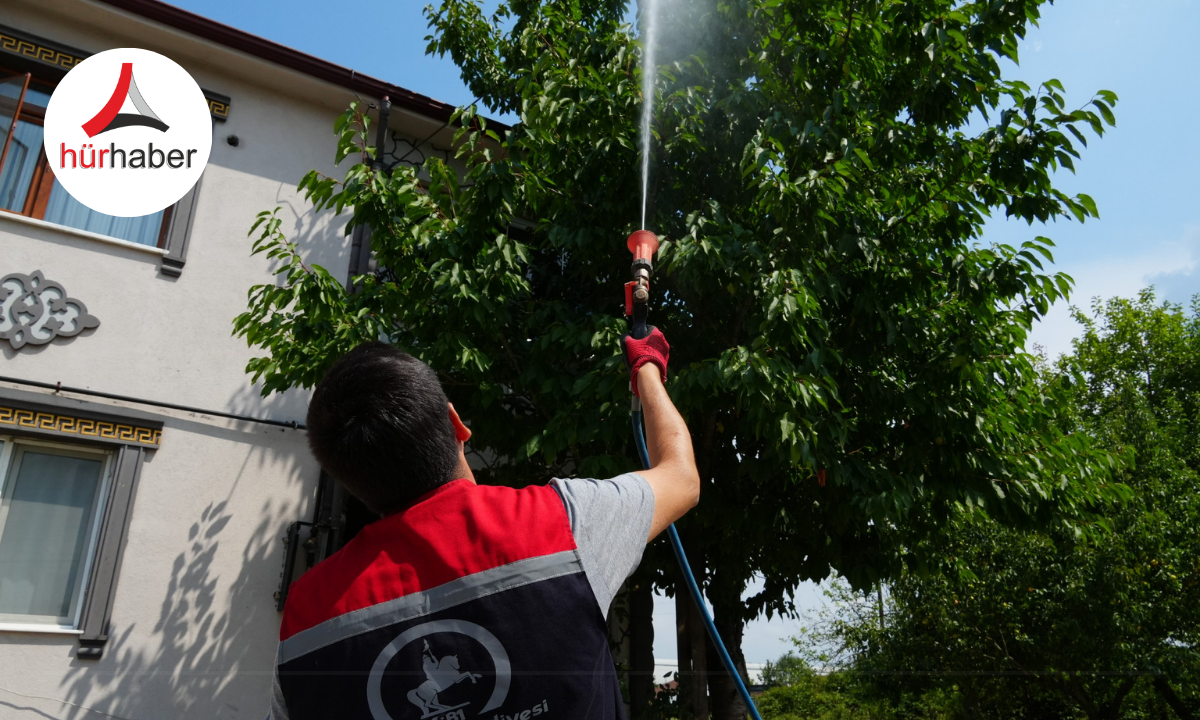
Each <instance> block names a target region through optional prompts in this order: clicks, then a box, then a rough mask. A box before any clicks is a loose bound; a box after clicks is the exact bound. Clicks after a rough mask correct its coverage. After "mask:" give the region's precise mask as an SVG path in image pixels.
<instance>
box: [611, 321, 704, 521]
mask: <svg viewBox="0 0 1200 720" xmlns="http://www.w3.org/2000/svg"><path fill="white" fill-rule="evenodd" d="M655 338H657V339H655ZM623 344H624V346H625V358H626V360H627V361H628V362H629V364H630V366H631V367H632V368H634V369H633V373H634V375H633V387H634V391H635V392H637V388H638V387H639V385H640V386H641V392H640V395H639V396H640V397H641V400H642V413H643V418H644V420H645V423H646V450H647V452H648V454H649V455H650V469H649V470H644V471H642V472H641V476H642V477H644V478H645V479H646V482H647V483H649V485H650V489H651V490H653V491H654V519H653V520H652V521H651V523H650V537H649V538H647V541H649V540H653V539H654V537H655V536H656V535H658V534H659V533H660V532H662V531H663V530H666V529H667V526H668V525H670V524H671V523H673V522H675V521H676V520H678V519H679V518H681V517H683V515H684V513H686V512H687V511H688V510H691V509H692V508H693V507H695V506H696V503H697V502H699V500H700V474H699V473H698V472H697V471H696V458H695V456H694V455H693V453H692V436H691V433H690V432H688V427H687V424H686V423H685V422H684V421H683V418H682V417H680V415H679V411H678V410H676V409H675V406H674V405H673V404H672V403H671V397H670V396H669V395H667V390H666V388H664V387H663V380H664V379H665V378H666V376H667V354H668V352H669V351H670V346H669V345H667V339H666V338H665V337H663V334H662V333H661V332H659V331H658V330H657V329H655V330H653V331H652V332H651V333H650V335H649V336H648V337H647V338H646V339H645V340H634V339H633V338H629V337H628V336H626V338H623Z"/></svg>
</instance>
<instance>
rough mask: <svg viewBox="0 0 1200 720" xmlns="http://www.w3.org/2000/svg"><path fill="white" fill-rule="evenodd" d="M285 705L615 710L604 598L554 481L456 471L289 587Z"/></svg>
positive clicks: (348, 718)
mask: <svg viewBox="0 0 1200 720" xmlns="http://www.w3.org/2000/svg"><path fill="white" fill-rule="evenodd" d="M278 663H279V666H278V673H279V677H278V679H279V687H280V689H281V691H282V695H283V699H284V701H285V703H286V705H287V710H288V715H289V717H290V720H308V719H309V718H313V719H316V718H320V720H332V719H336V720H343V719H344V720H360V719H361V720H368V719H370V720H418V719H420V720H467V718H482V719H484V720H532V719H533V718H537V719H538V720H551V719H553V718H561V719H562V720H592V719H594V720H617V719H618V718H624V709H623V706H622V701H621V694H620V687H619V684H618V681H617V676H616V672H615V669H614V667H613V659H612V655H611V654H610V652H609V647H608V633H607V630H606V626H605V622H604V617H603V614H602V613H601V611H600V606H599V604H598V603H597V602H596V597H595V595H594V594H593V592H592V589H591V586H590V585H589V584H588V581H587V578H586V577H585V575H584V572H583V566H582V565H581V564H580V560H579V554H578V552H577V551H576V547H575V539H574V537H573V536H572V534H571V527H570V523H569V521H568V519H567V513H566V510H565V508H564V507H563V503H562V500H561V498H560V497H559V495H558V493H557V492H556V491H555V490H554V489H553V488H551V487H548V486H532V487H527V488H524V489H521V490H515V489H513V488H505V487H487V486H477V485H475V484H473V483H471V482H469V481H467V480H455V481H453V482H451V483H448V484H446V485H443V486H442V487H440V488H438V489H437V490H435V491H434V492H432V493H431V494H429V495H426V496H425V497H423V498H421V499H420V500H419V501H418V502H417V503H416V504H414V505H412V506H411V507H408V508H406V509H405V510H402V511H400V512H398V513H395V514H393V515H389V516H387V517H385V518H383V519H382V520H379V521H378V522H375V523H373V524H371V525H368V526H367V527H366V528H364V529H363V530H362V531H361V532H360V533H359V534H358V535H357V536H355V537H354V539H353V540H351V541H350V542H349V543H347V544H346V546H345V547H344V548H343V549H342V550H341V551H339V552H338V553H337V554H335V555H333V556H331V557H330V558H328V559H327V560H325V561H324V562H322V563H320V564H319V565H317V566H316V567H314V568H313V569H312V570H309V571H308V572H307V573H305V574H304V575H303V576H302V577H301V578H300V579H299V580H297V581H296V582H295V583H294V584H293V585H292V587H291V591H290V592H289V594H288V599H287V606H286V608H285V609H284V612H283V626H282V628H281V629H280V645H279V658H278Z"/></svg>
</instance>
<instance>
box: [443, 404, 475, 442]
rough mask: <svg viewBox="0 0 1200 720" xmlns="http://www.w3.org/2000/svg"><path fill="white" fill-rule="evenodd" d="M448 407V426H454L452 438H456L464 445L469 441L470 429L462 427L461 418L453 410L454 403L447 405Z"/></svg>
mask: <svg viewBox="0 0 1200 720" xmlns="http://www.w3.org/2000/svg"><path fill="white" fill-rule="evenodd" d="M447 404H448V405H449V406H450V424H451V425H453V426H454V437H456V438H458V441H459V442H460V443H465V442H466V441H468V440H470V439H471V428H469V427H467V426H466V425H463V421H462V418H460V417H459V416H458V411H456V410H455V409H454V403H447Z"/></svg>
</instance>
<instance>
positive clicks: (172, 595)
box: [60, 426, 316, 720]
mask: <svg viewBox="0 0 1200 720" xmlns="http://www.w3.org/2000/svg"><path fill="white" fill-rule="evenodd" d="M201 427H205V428H206V433H205V434H209V435H213V436H216V437H218V438H220V439H222V440H228V439H232V437H233V436H236V435H240V436H241V437H240V442H242V443H246V444H249V445H251V447H249V448H247V450H248V452H247V455H246V459H245V461H244V462H243V463H242V466H241V470H240V471H239V472H238V474H237V477H236V478H235V479H234V480H233V481H232V483H231V484H230V489H229V492H228V495H227V497H226V498H225V499H223V500H220V501H213V502H210V503H208V504H207V505H206V506H205V507H204V508H203V509H200V510H199V513H198V516H195V517H194V519H193V520H192V522H191V523H190V525H188V524H187V523H185V522H184V521H183V520H181V521H180V523H179V525H178V528H179V530H178V533H179V534H178V535H172V536H171V537H170V538H165V537H164V538H159V537H154V538H143V539H142V542H143V543H144V542H146V541H147V540H149V542H162V543H170V544H171V545H172V546H178V547H181V548H183V549H182V550H181V551H180V552H179V553H178V554H177V555H176V556H175V558H174V561H173V563H172V565H171V570H170V576H169V577H163V578H162V582H163V584H165V589H163V586H162V585H155V586H150V585H149V584H148V583H145V582H144V581H143V586H142V587H136V586H131V585H130V584H129V583H128V582H126V581H132V580H135V579H136V578H131V577H130V573H129V572H128V570H129V568H130V567H131V564H134V565H135V564H136V563H137V557H136V556H134V555H133V553H132V552H129V551H127V552H126V555H125V559H124V562H123V566H122V576H123V577H122V583H123V584H122V585H121V586H120V587H119V589H118V602H120V599H121V596H122V595H123V596H125V597H126V598H128V597H131V596H132V595H134V594H141V595H143V596H145V595H151V596H152V597H157V596H160V593H161V597H162V602H161V605H160V606H159V607H158V612H157V617H154V616H153V615H152V614H151V613H149V612H145V613H144V614H143V615H142V616H141V617H138V618H136V620H135V621H134V622H132V623H129V621H128V618H129V614H128V613H127V614H126V616H125V617H126V622H127V623H128V624H126V625H124V626H120V625H118V621H119V618H120V608H118V610H117V614H116V615H115V616H114V627H113V628H112V630H111V632H112V636H111V637H110V640H109V642H108V645H107V646H106V648H105V651H104V656H103V657H102V658H101V659H100V660H99V661H86V660H78V659H73V660H72V661H71V667H70V670H69V672H68V674H67V676H66V678H65V679H64V681H63V685H64V686H65V688H66V690H67V692H66V696H65V698H64V699H65V700H67V701H68V702H70V703H74V704H76V705H80V706H84V707H83V708H81V707H71V706H62V711H61V712H62V713H63V714H62V715H61V716H60V717H64V718H72V719H74V718H79V720H86V719H87V718H94V717H101V716H100V715H97V714H96V713H95V712H93V711H99V712H102V713H106V714H108V715H110V716H112V717H115V718H119V719H124V720H159V719H161V718H172V719H173V720H174V719H175V718H195V719H196V720H201V719H203V720H212V719H214V718H223V719H234V718H252V719H253V720H258V719H259V718H262V717H263V716H265V715H266V713H267V708H268V706H269V699H270V696H269V693H270V687H271V674H272V672H273V668H274V660H275V651H276V638H277V637H278V628H279V614H278V613H277V612H276V610H275V606H274V600H273V597H272V594H273V593H274V591H275V589H276V587H277V585H278V582H279V574H280V570H281V568H282V564H283V551H284V546H283V543H282V542H281V537H282V535H283V534H284V528H285V526H286V524H287V523H288V522H289V521H291V520H294V519H296V518H298V517H300V516H301V514H303V513H304V512H306V508H305V507H304V505H305V504H306V503H307V501H308V498H309V497H310V496H311V494H312V484H311V483H315V481H316V474H315V473H313V477H312V478H309V477H307V476H305V477H302V478H300V479H301V481H302V482H303V484H304V485H305V489H304V490H302V491H301V493H302V494H301V497H302V498H304V500H303V501H302V502H301V503H300V505H299V506H298V505H297V504H296V503H295V502H292V501H290V500H289V498H267V499H266V500H264V501H262V502H261V503H260V504H258V506H257V507H256V508H254V509H250V508H248V507H246V505H245V504H239V502H238V498H237V489H238V485H239V484H240V482H241V480H242V479H243V477H244V476H245V474H246V468H247V466H250V465H251V464H252V463H255V462H257V464H258V465H259V473H262V472H264V471H265V468H263V467H262V466H263V465H265V464H268V463H269V461H270V460H271V459H272V456H274V459H276V460H278V459H279V458H280V456H281V454H284V451H283V450H281V449H280V448H271V447H269V446H268V447H262V445H261V443H255V442H254V440H253V439H252V437H247V433H238V432H237V431H235V430H230V429H228V428H214V427H212V426H201ZM276 430H277V429H274V428H272V429H271V432H275V431H276ZM285 432H288V433H293V432H295V431H293V430H286V431H285ZM159 452H160V453H161V452H163V451H159ZM286 456H287V457H289V458H291V457H293V454H292V453H290V452H287V453H286ZM162 459H163V458H159V460H162ZM280 467H281V468H283V469H282V470H281V472H286V473H289V474H292V475H293V476H295V475H297V468H296V465H295V464H294V463H284V464H282V465H280ZM259 476H260V477H261V474H260V475H259ZM253 477H255V473H251V475H250V476H249V478H253ZM143 482H144V480H143ZM193 482H196V483H202V482H204V479H203V478H194V479H193ZM293 484H294V483H288V484H287V485H286V486H285V485H284V484H283V483H279V484H274V483H273V485H276V486H277V487H280V488H283V487H288V486H291V485H293ZM141 489H145V486H144V485H143V487H142V488H141ZM139 494H140V492H139ZM288 495H289V497H295V495H294V494H293V492H291V491H289V492H288ZM251 527H253V529H252V530H251V529H250V528H251ZM185 528H186V529H185ZM184 533H186V535H185V534H184ZM230 542H236V543H244V546H243V547H242V548H241V552H240V557H237V556H236V554H235V553H234V552H231V551H230V549H229V546H228V544H229V543H230ZM223 543H224V544H225V547H222V544H223ZM132 549H133V548H130V550H132ZM235 557H236V559H235ZM147 607H149V606H147ZM151 623H152V624H151ZM84 708H88V709H84Z"/></svg>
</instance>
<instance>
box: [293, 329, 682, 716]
mask: <svg viewBox="0 0 1200 720" xmlns="http://www.w3.org/2000/svg"><path fill="white" fill-rule="evenodd" d="M623 345H624V349H625V355H626V360H627V361H628V362H629V365H630V373H631V380H632V382H633V386H634V391H635V393H637V394H639V395H640V396H641V400H642V407H643V411H644V413H645V423H646V443H647V448H648V450H649V454H650V460H651V463H652V465H653V469H651V470H647V471H644V472H640V473H629V474H627V475H622V476H620V477H616V478H612V479H610V480H585V479H554V480H552V481H551V482H550V484H549V485H535V486H530V487H526V488H523V489H520V490H515V489H512V488H507V487H492V486H479V485H476V484H475V479H474V475H473V474H472V473H471V468H470V467H469V466H468V465H467V460H466V456H465V455H464V452H463V444H464V443H465V442H466V441H467V440H468V439H470V437H471V431H470V430H468V429H467V427H466V425H464V424H463V422H462V420H461V419H460V418H459V416H458V413H457V412H455V410H454V406H452V405H450V403H449V402H448V401H447V399H446V396H445V394H444V393H443V391H442V388H441V386H440V385H439V384H438V381H437V377H436V375H435V374H434V372H433V371H432V370H431V369H430V368H429V367H428V366H426V365H424V364H423V363H421V362H420V361H418V360H416V359H414V358H412V357H411V356H409V355H407V354H405V353H403V352H401V351H399V350H397V349H395V348H393V347H391V346H389V345H385V344H383V343H368V344H365V345H362V346H360V347H358V348H356V349H355V350H353V351H351V352H350V353H348V354H347V355H346V356H345V357H343V358H341V359H340V360H338V361H337V363H335V364H334V366H333V367H332V368H330V370H329V372H328V374H326V376H325V378H324V379H323V380H322V381H321V382H320V384H319V385H318V386H317V388H316V390H315V392H314V393H313V397H312V402H311V403H310V405H309V410H308V436H309V445H310V447H311V448H312V451H313V455H315V456H316V458H317V460H318V461H319V462H320V463H321V466H322V467H323V468H324V469H325V471H326V472H328V473H329V474H330V475H332V476H333V477H334V478H335V479H336V480H337V481H338V482H340V483H341V484H342V485H344V486H345V487H346V489H347V490H348V491H349V492H350V493H352V494H353V495H354V496H355V497H357V498H358V499H359V500H361V501H362V502H363V503H365V504H366V505H367V507H369V508H371V509H372V510H374V511H375V512H377V513H379V514H380V515H381V516H382V519H381V520H379V521H377V522H375V523H372V524H371V525H368V526H367V527H366V528H364V529H363V530H362V531H361V532H360V533H359V534H358V535H357V536H355V537H354V539H352V540H351V541H350V542H349V543H347V544H346V546H345V547H344V548H343V549H342V550H341V551H339V552H338V553H337V554H335V555H333V556H332V557H330V558H329V559H327V560H325V561H324V562H322V563H321V564H319V565H317V566H316V567H315V568H313V569H312V570H310V571H309V572H308V573H306V574H305V575H304V576H303V577H301V578H300V579H299V580H297V581H296V582H295V583H294V584H293V585H292V588H291V591H290V592H289V594H288V600H287V607H286V608H285V609H284V613H283V625H282V627H281V629H280V645H279V656H278V667H277V675H276V687H275V693H274V699H273V702H272V715H273V717H275V718H276V720H284V718H290V720H306V719H307V718H322V719H327V718H338V719H341V718H346V719H349V720H356V719H359V718H363V719H367V718H371V719H373V720H386V719H392V720H404V719H407V718H423V719H424V718H428V719H432V720H466V718H468V717H471V718H475V717H482V718H487V720H530V719H531V718H533V717H538V718H539V720H550V718H562V719H563V720H590V719H595V720H610V719H615V718H621V717H623V715H624V712H623V709H622V704H621V694H620V688H619V686H618V682H617V677H616V674H615V672H614V668H613V660H612V657H611V655H610V654H609V650H608V637H607V629H606V626H605V616H606V614H607V612H608V607H609V605H610V604H611V602H612V599H613V596H614V595H615V594H616V593H617V590H618V588H619V587H620V586H621V583H622V582H623V581H624V580H625V578H627V577H628V576H629V575H630V574H631V573H632V572H633V570H634V569H635V568H636V567H637V565H638V562H640V560H641V556H642V550H643V548H644V547H645V545H646V543H647V542H649V541H650V540H651V539H653V538H654V537H655V536H656V535H658V534H659V533H660V532H662V531H663V530H664V529H665V528H666V527H667V525H669V524H670V523H672V522H674V521H675V520H676V519H678V518H679V517H681V516H682V515H683V514H684V513H686V512H687V511H688V510H689V509H690V508H692V507H693V506H694V505H695V504H696V502H697V501H698V499H699V494H700V481H699V476H698V474H697V472H696V465H695V459H694V457H693V455H692V444H691V438H690V436H689V434H688V429H687V426H686V425H685V424H684V422H683V419H682V418H681V417H680V416H679V413H678V412H677V411H676V410H675V407H674V405H672V404H671V400H670V398H669V397H668V396H667V393H666V390H665V389H664V387H663V382H664V381H665V380H666V376H667V359H668V355H669V351H670V349H669V346H668V345H667V342H666V339H665V338H663V336H662V333H661V332H659V331H658V330H653V332H652V333H651V334H650V336H649V337H647V338H646V339H644V340H633V339H632V338H628V337H627V338H626V339H625V340H624V341H623Z"/></svg>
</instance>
